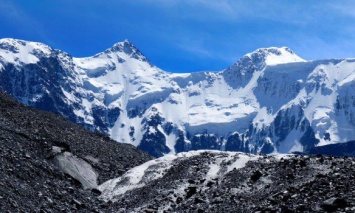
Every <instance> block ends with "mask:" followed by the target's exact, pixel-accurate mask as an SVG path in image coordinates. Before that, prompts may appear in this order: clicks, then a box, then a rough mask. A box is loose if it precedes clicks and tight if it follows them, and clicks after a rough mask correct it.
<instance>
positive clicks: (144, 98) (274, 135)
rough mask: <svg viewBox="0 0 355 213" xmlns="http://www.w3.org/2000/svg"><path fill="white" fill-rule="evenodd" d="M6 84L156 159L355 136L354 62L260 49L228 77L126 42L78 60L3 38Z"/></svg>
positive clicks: (27, 99)
mask: <svg viewBox="0 0 355 213" xmlns="http://www.w3.org/2000/svg"><path fill="white" fill-rule="evenodd" d="M0 86H1V88H2V89H3V90H4V91H6V92H7V93H9V94H11V95H12V96H14V97H15V98H16V99H17V100H19V101H21V102H22V103H24V104H27V105H29V106H34V107H37V108H40V109H45V110H51V111H54V112H57V113H60V114H62V115H64V116H66V117H68V118H69V119H70V120H72V121H74V122H77V123H80V124H82V125H84V126H85V127H87V128H89V129H91V130H97V131H100V132H103V133H105V134H107V135H109V136H110V137H111V138H113V139H115V140H117V141H119V142H124V143H131V144H134V145H135V146H137V147H139V148H140V149H142V150H144V151H147V152H149V153H150V154H152V155H154V156H162V155H164V154H167V153H177V152H183V151H189V150H199V149H216V150H229V151H243V152H250V153H272V152H279V153H288V152H293V151H307V150H309V149H310V148H312V147H314V146H322V145H327V144H332V143H342V142H347V141H350V140H355V131H353V130H354V128H355V93H354V91H355V59H344V60H318V61H305V60H303V59H302V58H300V57H299V56H297V55H296V54H295V53H294V52H292V51H291V50H290V49H289V48H287V47H282V48H274V47H272V48H262V49H258V50H256V51H254V52H252V53H249V54H246V55H245V56H244V57H242V58H241V59H240V60H238V61H237V62H236V63H235V64H233V65H232V66H230V67H228V68H227V69H225V70H222V71H220V72H197V73H186V74H180V73H179V74H178V73H168V72H165V71H163V70H161V69H159V68H158V67H156V66H154V65H153V64H152V63H151V62H149V60H148V59H147V58H146V57H145V56H144V55H143V54H142V53H141V52H140V51H139V50H138V49H137V48H136V47H135V46H134V45H133V44H131V43H130V42H129V41H128V40H126V41H124V42H119V43H117V44H115V45H114V46H113V47H111V48H109V49H107V50H105V51H104V52H102V53H98V54H96V55H94V56H92V57H87V58H75V57H72V56H70V55H69V54H67V53H65V52H62V51H60V50H55V49H53V48H51V47H49V46H47V45H45V44H41V43H36V42H27V41H22V40H15V39H1V40H0Z"/></svg>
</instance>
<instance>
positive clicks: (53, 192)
mask: <svg viewBox="0 0 355 213" xmlns="http://www.w3.org/2000/svg"><path fill="white" fill-rule="evenodd" d="M0 93H1V95H0V171H1V172H0V179H1V181H0V212H6V211H9V212H39V211H42V212H59V211H64V212H71V211H75V212H77V211H82V212H88V211H98V209H99V208H100V204H101V203H102V201H100V200H98V199H97V195H98V194H100V192H99V191H97V190H95V189H93V190H90V189H86V190H84V189H83V187H82V184H81V183H80V182H79V181H80V179H74V178H72V176H70V175H68V174H67V173H66V172H64V171H62V170H60V168H59V167H58V166H57V165H56V161H55V159H56V157H58V156H61V155H64V152H66V153H71V155H73V156H75V158H76V159H77V160H79V161H80V162H82V161H85V162H86V163H87V164H90V165H91V167H92V169H93V170H94V171H95V173H96V174H97V180H96V181H97V183H98V184H100V183H102V182H103V181H106V180H108V179H111V178H114V177H117V176H119V175H121V174H122V173H124V172H125V171H126V170H128V169H130V168H132V167H134V166H137V165H139V164H141V163H143V162H145V161H148V160H150V159H152V157H150V156H149V155H148V154H146V153H144V152H142V151H139V150H138V149H136V148H135V147H134V146H132V145H128V144H121V143H117V142H115V141H113V140H111V139H109V138H108V137H106V136H103V135H101V134H97V133H93V132H90V131H88V130H86V129H84V128H83V127H81V126H79V125H77V124H74V123H71V122H70V121H68V120H67V119H64V118H62V117H61V116H59V115H56V114H53V113H50V112H44V111H39V110H36V109H32V108H29V107H26V106H24V105H22V104H20V103H17V102H15V101H14V100H13V99H12V98H11V97H9V96H8V95H6V94H4V93H2V92H0ZM56 147H57V148H56ZM55 149H57V151H59V153H56V152H54V151H53V150H55ZM61 152H63V153H61Z"/></svg>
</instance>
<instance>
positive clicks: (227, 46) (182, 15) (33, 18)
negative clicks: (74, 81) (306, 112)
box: [0, 0, 355, 72]
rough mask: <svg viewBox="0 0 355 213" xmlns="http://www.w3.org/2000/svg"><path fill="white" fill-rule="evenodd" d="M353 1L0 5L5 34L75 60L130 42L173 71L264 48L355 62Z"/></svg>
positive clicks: (36, 0) (8, 0)
mask: <svg viewBox="0 0 355 213" xmlns="http://www.w3.org/2000/svg"><path fill="white" fill-rule="evenodd" d="M354 5H355V1H354V0H352V1H349V0H342V1H327V0H322V1H320V0H312V1H311V0H298V1H295V0H282V1H281V0H269V1H265V0H245V1H243V0H234V1H232V0H218V1H217V0H125V1H124V0H95V1H94V0H31V1H29V0H0V10H1V13H0V37H1V38H8V37H11V38H17V39H24V40H31V41H39V42H43V43H46V44H48V45H50V46H52V47H54V48H57V49H61V50H63V51H66V52H68V53H69V54H71V55H73V56H75V57H82V56H91V55H93V54H95V53H98V52H101V51H103V50H105V49H107V48H109V47H111V46H112V45H113V44H114V43H116V42H119V41H123V40H124V39H129V40H130V41H131V42H132V43H133V44H135V45H136V46H137V48H138V49H140V50H141V51H142V52H143V54H145V55H146V56H147V57H148V58H149V59H150V60H151V61H152V62H153V63H154V64H155V65H157V66H158V67H160V68H162V69H164V70H167V71H172V72H190V71H191V72H192V71H201V70H222V69H225V68H226V67H228V66H230V65H231V64H233V63H234V62H235V61H237V60H238V59H239V58H240V57H241V56H243V55H244V54H246V53H248V52H252V51H254V50H255V49H257V48H260V47H270V46H279V47H281V46H288V47H290V48H291V49H292V50H294V52H296V53H297V54H298V55H299V56H301V57H303V58H305V59H308V60H311V59H324V58H346V57H355V7H354Z"/></svg>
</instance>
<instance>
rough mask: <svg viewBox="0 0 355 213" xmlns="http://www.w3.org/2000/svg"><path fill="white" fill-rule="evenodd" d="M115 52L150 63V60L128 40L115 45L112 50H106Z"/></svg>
mask: <svg viewBox="0 0 355 213" xmlns="http://www.w3.org/2000/svg"><path fill="white" fill-rule="evenodd" d="M107 51H109V52H114V53H125V54H127V55H129V56H130V57H131V58H135V59H137V60H140V61H145V62H148V63H149V64H150V62H149V60H148V59H147V58H146V57H145V56H144V55H143V53H142V52H140V51H139V50H138V48H137V47H136V46H134V44H133V43H131V42H130V41H129V40H128V39H125V40H124V41H122V42H117V43H115V44H114V45H113V46H112V47H111V48H110V49H108V50H106V51H105V52H107Z"/></svg>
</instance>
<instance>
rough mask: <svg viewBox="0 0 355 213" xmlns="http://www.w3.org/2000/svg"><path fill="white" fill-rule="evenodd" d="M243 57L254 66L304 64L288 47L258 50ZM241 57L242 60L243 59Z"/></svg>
mask: <svg viewBox="0 0 355 213" xmlns="http://www.w3.org/2000/svg"><path fill="white" fill-rule="evenodd" d="M244 57H247V58H249V59H250V60H251V61H253V63H254V64H258V63H264V64H265V65H276V64H287V63H294V62H305V60H304V59H302V58H301V57H299V56H298V55H296V54H295V53H294V52H293V51H292V50H291V49H290V48H288V47H281V48H277V47H269V48H260V49H257V50H255V51H254V52H252V53H248V54H246V55H245V56H244ZM244 57H243V58H244Z"/></svg>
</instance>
